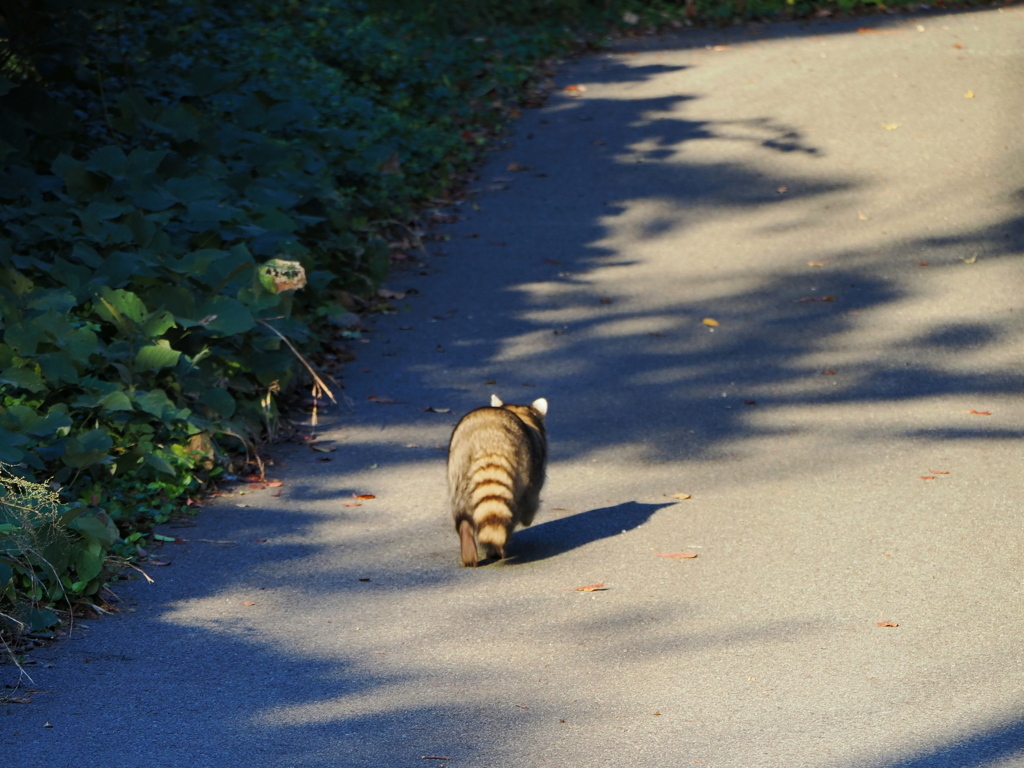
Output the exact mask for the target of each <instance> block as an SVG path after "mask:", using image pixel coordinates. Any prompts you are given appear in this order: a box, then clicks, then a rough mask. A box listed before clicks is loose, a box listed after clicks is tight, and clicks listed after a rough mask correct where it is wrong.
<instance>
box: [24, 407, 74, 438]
mask: <svg viewBox="0 0 1024 768" xmlns="http://www.w3.org/2000/svg"><path fill="white" fill-rule="evenodd" d="M70 429H71V417H70V416H68V415H67V413H65V412H64V411H61V410H58V409H57V408H51V409H50V411H49V412H48V413H47V414H46V415H45V416H44V417H43V418H41V419H39V421H37V422H35V423H34V424H33V425H32V426H31V427H29V428H28V429H26V430H25V433H26V434H28V435H32V437H41V438H46V437H52V436H56V437H64V435H66V434H67V433H68V431H69V430H70Z"/></svg>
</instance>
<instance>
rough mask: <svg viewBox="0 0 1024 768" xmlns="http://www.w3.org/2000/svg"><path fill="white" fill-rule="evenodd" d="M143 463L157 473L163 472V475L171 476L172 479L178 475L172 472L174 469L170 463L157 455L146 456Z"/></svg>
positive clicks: (149, 454)
mask: <svg viewBox="0 0 1024 768" xmlns="http://www.w3.org/2000/svg"><path fill="white" fill-rule="evenodd" d="M144 461H145V463H146V464H148V465H149V466H151V467H152V468H153V469H155V470H156V471H157V472H163V473H164V474H165V475H171V476H172V477H173V476H174V475H176V474H178V473H177V472H175V471H174V467H172V466H171V464H170V462H168V461H167V459H165V458H164V457H163V456H161V455H160V454H158V453H148V454H146V458H145V459H144Z"/></svg>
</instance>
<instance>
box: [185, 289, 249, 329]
mask: <svg viewBox="0 0 1024 768" xmlns="http://www.w3.org/2000/svg"><path fill="white" fill-rule="evenodd" d="M198 314H199V316H200V317H204V318H210V319H209V320H208V321H207V322H206V323H205V325H206V327H207V329H208V330H210V331H212V332H213V333H215V334H218V335H221V336H234V335H235V334H239V333H245V332H246V331H249V330H252V328H253V326H254V325H256V321H255V320H254V319H253V317H252V313H250V312H249V310H248V309H247V308H246V307H245V305H244V304H242V302H240V301H239V300H238V299H232V298H231V297H230V296H217V297H215V298H213V299H212V300H210V301H208V302H206V303H205V304H204V305H203V306H202V308H200V310H199V312H198Z"/></svg>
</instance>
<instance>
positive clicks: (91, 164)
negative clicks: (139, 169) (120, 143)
mask: <svg viewBox="0 0 1024 768" xmlns="http://www.w3.org/2000/svg"><path fill="white" fill-rule="evenodd" d="M125 159H126V158H125V156H124V151H123V150H122V149H121V148H120V147H117V146H114V145H108V146H106V147H100V148H99V149H97V150H96V151H95V152H93V153H92V157H90V158H89V159H88V161H86V163H85V167H86V169H87V170H90V171H99V172H100V173H105V174H107V176H123V175H124V172H125Z"/></svg>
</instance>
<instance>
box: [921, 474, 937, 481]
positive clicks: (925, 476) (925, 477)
mask: <svg viewBox="0 0 1024 768" xmlns="http://www.w3.org/2000/svg"><path fill="white" fill-rule="evenodd" d="M921 479H922V480H934V479H935V475H921Z"/></svg>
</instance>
